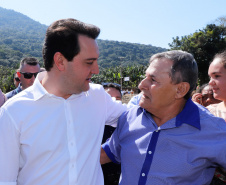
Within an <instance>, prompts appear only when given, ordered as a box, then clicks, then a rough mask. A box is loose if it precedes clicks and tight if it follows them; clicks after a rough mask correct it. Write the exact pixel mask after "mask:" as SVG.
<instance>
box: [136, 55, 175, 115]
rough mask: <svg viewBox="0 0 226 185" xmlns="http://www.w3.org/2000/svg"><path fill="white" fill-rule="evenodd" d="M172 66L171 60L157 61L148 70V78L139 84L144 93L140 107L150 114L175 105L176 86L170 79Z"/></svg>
mask: <svg viewBox="0 0 226 185" xmlns="http://www.w3.org/2000/svg"><path fill="white" fill-rule="evenodd" d="M171 66H172V61H170V60H167V59H164V58H163V59H155V60H153V61H152V62H151V64H150V66H149V67H148V69H147V70H146V78H145V79H144V80H142V81H141V83H140V84H139V89H140V90H141V91H142V93H143V96H142V97H141V100H140V103H139V105H140V106H141V107H142V108H144V109H146V110H147V111H148V112H151V113H152V112H153V111H155V112H156V111H161V109H162V108H165V107H167V106H171V105H172V104H173V103H174V101H175V95H176V85H175V84H173V83H172V80H171V77H170V69H171Z"/></svg>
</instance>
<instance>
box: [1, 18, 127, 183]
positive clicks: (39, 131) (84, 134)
mask: <svg viewBox="0 0 226 185" xmlns="http://www.w3.org/2000/svg"><path fill="white" fill-rule="evenodd" d="M99 32H100V30H99V28H97V27H96V26H93V25H90V24H85V23H83V22H80V21H78V20H75V19H63V20H58V21H55V22H54V23H53V24H52V25H50V26H49V28H48V29H47V32H46V38H45V43H44V46H43V59H44V64H45V68H46V72H42V73H40V74H39V75H38V76H37V78H36V79H35V82H34V84H33V86H31V87H29V88H27V89H26V90H24V91H22V92H21V93H20V94H18V95H17V97H16V98H14V97H13V98H11V99H10V100H9V101H7V102H6V103H5V105H4V106H3V107H2V108H1V112H0V184H1V185H3V184H4V185H9V184H10V185H16V184H18V185H43V184H51V185H59V184H60V185H69V184H73V185H103V175H102V171H101V166H100V162H99V159H100V147H99V146H100V144H101V140H102V136H103V130H104V125H105V123H107V124H110V125H112V124H115V123H116V122H117V119H118V117H119V116H120V115H121V114H122V112H124V111H125V109H126V107H125V106H123V105H122V104H121V103H120V102H115V101H113V100H112V99H111V97H110V96H109V95H108V94H107V93H106V92H105V91H104V89H103V87H102V86H101V85H95V84H91V83H90V79H91V77H92V75H93V74H98V73H99V68H98V64H97V59H98V57H99V50H98V46H97V43H96V38H97V36H98V35H99Z"/></svg>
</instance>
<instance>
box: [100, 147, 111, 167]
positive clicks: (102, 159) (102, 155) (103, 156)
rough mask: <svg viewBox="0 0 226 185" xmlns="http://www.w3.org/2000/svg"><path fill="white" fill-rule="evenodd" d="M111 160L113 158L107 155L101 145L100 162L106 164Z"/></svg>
mask: <svg viewBox="0 0 226 185" xmlns="http://www.w3.org/2000/svg"><path fill="white" fill-rule="evenodd" d="M109 162H111V159H110V158H109V157H108V156H107V154H106V152H105V151H104V149H103V148H102V147H101V151H100V164H105V163H109Z"/></svg>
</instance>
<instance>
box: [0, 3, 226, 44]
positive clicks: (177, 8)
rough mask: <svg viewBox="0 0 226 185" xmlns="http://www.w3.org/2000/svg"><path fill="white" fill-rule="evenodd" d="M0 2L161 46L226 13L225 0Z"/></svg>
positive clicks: (44, 18) (38, 16)
mask: <svg viewBox="0 0 226 185" xmlns="http://www.w3.org/2000/svg"><path fill="white" fill-rule="evenodd" d="M0 6H1V7H3V8H7V9H12V10H15V11H17V12H20V13H22V14H24V15H27V16H28V17H30V18H32V19H34V20H36V21H38V22H40V23H42V24H45V25H50V24H51V23H52V22H53V21H55V20H58V19H62V18H75V19H78V20H81V21H83V22H86V23H91V24H95V25H97V26H99V27H100V28H101V34H100V36H99V38H100V39H104V40H117V41H125V42H130V43H140V44H151V45H153V46H158V47H164V48H168V43H171V42H172V38H173V37H176V36H179V37H181V36H184V35H189V34H191V33H194V32H195V31H197V30H199V29H202V28H204V27H205V26H206V25H207V24H210V23H213V22H214V21H215V20H216V19H217V18H218V17H222V16H226V0H0Z"/></svg>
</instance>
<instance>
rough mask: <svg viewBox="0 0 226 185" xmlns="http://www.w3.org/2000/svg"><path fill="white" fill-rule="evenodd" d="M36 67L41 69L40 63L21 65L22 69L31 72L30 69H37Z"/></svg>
mask: <svg viewBox="0 0 226 185" xmlns="http://www.w3.org/2000/svg"><path fill="white" fill-rule="evenodd" d="M36 69H38V70H40V65H39V64H37V65H29V64H23V65H22V66H21V71H23V70H28V71H26V72H29V71H30V70H36Z"/></svg>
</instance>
